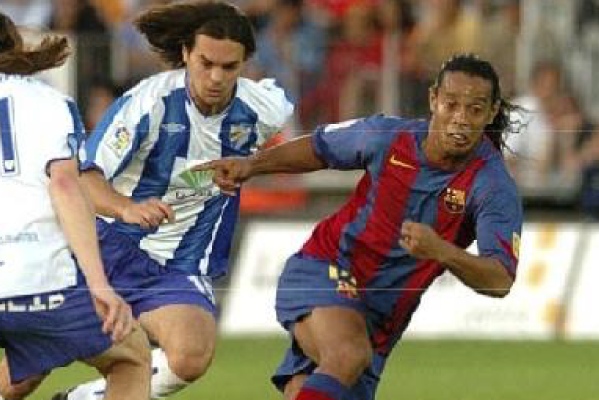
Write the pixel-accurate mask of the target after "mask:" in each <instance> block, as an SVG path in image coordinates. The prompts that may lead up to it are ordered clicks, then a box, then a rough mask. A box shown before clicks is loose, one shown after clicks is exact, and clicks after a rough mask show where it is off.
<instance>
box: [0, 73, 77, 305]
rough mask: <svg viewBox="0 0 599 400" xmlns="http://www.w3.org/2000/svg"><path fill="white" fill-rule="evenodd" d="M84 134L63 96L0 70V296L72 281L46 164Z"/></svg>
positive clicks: (66, 153) (64, 155) (65, 154)
mask: <svg viewBox="0 0 599 400" xmlns="http://www.w3.org/2000/svg"><path fill="white" fill-rule="evenodd" d="M83 135H84V132H83V125H82V123H81V117H80V116H79V111H78V110H77V107H76V105H75V103H73V101H72V100H71V99H70V98H68V97H66V96H64V95H62V94H60V93H59V92H57V91H56V90H55V89H53V88H51V87H49V86H48V85H46V84H44V83H42V82H40V81H38V80H36V79H34V78H30V77H22V76H16V75H5V74H1V73H0V139H1V140H0V193H1V195H0V299H3V298H8V297H14V296H21V295H30V294H38V293H44V292H50V291H55V290H60V289H63V288H66V287H69V286H72V285H75V284H76V280H77V267H76V265H75V262H74V261H73V258H72V256H71V252H70V251H69V248H68V247H67V241H66V238H65V237H64V235H63V233H62V230H61V228H60V226H59V223H58V220H57V218H56V215H55V213H54V209H53V208H52V202H51V199H50V195H49V192H48V183H49V178H48V175H47V170H48V166H49V163H50V162H51V161H52V160H56V159H70V158H72V157H73V156H75V155H76V154H77V147H78V145H77V143H78V141H79V140H81V139H82V137H83Z"/></svg>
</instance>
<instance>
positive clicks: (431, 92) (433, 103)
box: [428, 86, 437, 113]
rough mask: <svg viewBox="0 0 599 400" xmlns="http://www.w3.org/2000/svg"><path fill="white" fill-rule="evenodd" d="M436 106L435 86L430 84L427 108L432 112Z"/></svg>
mask: <svg viewBox="0 0 599 400" xmlns="http://www.w3.org/2000/svg"><path fill="white" fill-rule="evenodd" d="M436 106H437V87H436V86H431V87H430V88H429V89H428V108H429V111H430V112H431V113H433V112H434V110H435V108H436Z"/></svg>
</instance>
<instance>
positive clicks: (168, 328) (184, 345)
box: [139, 304, 216, 357]
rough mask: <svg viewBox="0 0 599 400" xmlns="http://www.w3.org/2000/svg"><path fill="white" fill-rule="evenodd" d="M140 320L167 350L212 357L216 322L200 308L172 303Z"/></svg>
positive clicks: (151, 335) (142, 316) (142, 315)
mask: <svg viewBox="0 0 599 400" xmlns="http://www.w3.org/2000/svg"><path fill="white" fill-rule="evenodd" d="M139 321H140V322H141V325H142V326H143V328H144V329H145V330H146V332H148V336H149V337H150V339H151V340H152V341H155V342H156V343H158V345H159V346H160V347H161V348H162V349H163V350H165V352H166V353H167V354H169V353H172V352H185V353H190V354H198V353H201V354H206V355H209V356H210V357H212V354H213V353H214V346H215V342H216V321H215V319H214V316H213V315H212V313H210V312H209V311H207V310H205V309H204V308H202V307H200V306H198V305H192V304H170V305H165V306H162V307H159V308H156V309H154V310H151V311H147V312H144V313H142V314H141V315H140V316H139Z"/></svg>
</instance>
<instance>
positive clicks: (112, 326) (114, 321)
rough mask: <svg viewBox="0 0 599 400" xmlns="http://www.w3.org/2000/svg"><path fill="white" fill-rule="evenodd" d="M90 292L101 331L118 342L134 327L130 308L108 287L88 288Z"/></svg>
mask: <svg viewBox="0 0 599 400" xmlns="http://www.w3.org/2000/svg"><path fill="white" fill-rule="evenodd" d="M90 292H91V296H92V300H93V302H94V306H95V307H96V312H97V313H98V315H99V316H100V319H102V322H103V324H102V331H103V332H104V333H107V334H110V335H111V337H112V340H113V342H115V343H118V342H120V341H121V340H123V339H124V338H125V337H126V336H127V335H128V334H129V333H131V331H132V330H133V327H134V325H135V319H134V318H133V314H132V312H131V307H130V306H129V305H128V304H127V303H126V302H125V300H123V299H122V298H121V297H120V296H119V295H118V294H116V293H115V291H114V290H113V289H112V287H110V286H107V285H106V286H101V287H90Z"/></svg>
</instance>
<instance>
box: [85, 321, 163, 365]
mask: <svg viewBox="0 0 599 400" xmlns="http://www.w3.org/2000/svg"><path fill="white" fill-rule="evenodd" d="M87 362H88V363H89V364H91V365H92V366H94V367H96V369H97V370H98V371H99V372H100V373H101V374H102V375H104V376H108V375H109V374H114V373H120V371H121V370H122V369H123V368H126V370H127V371H129V373H134V374H135V373H137V374H138V375H142V376H145V375H147V374H148V371H150V369H151V366H152V357H151V355H150V344H149V342H148V338H147V336H146V334H145V332H144V330H143V329H141V327H136V329H134V330H133V331H132V332H131V333H130V334H129V335H127V337H125V339H124V340H123V341H122V342H120V343H118V344H116V345H114V346H112V347H111V348H110V349H108V351H107V352H105V353H104V354H102V355H101V356H99V357H97V358H95V359H92V360H88V361H87Z"/></svg>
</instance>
